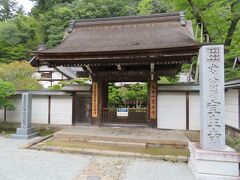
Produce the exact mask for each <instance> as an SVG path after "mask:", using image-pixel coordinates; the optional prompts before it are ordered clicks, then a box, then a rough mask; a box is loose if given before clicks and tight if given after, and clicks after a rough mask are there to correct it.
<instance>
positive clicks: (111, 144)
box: [87, 140, 146, 148]
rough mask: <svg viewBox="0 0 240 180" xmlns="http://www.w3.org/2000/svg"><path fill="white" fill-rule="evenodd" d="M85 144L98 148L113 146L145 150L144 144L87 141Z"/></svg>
mask: <svg viewBox="0 0 240 180" xmlns="http://www.w3.org/2000/svg"><path fill="white" fill-rule="evenodd" d="M87 143H88V144H94V145H100V146H115V147H124V148H146V143H135V142H119V141H118V142H116V141H103V140H89V141H87Z"/></svg>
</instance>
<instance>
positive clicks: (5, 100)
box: [0, 79, 15, 110]
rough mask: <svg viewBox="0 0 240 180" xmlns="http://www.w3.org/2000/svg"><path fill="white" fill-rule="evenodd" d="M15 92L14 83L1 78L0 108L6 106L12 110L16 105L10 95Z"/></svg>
mask: <svg viewBox="0 0 240 180" xmlns="http://www.w3.org/2000/svg"><path fill="white" fill-rule="evenodd" d="M13 94H15V88H14V86H13V84H12V83H10V82H7V81H3V80H1V79H0V109H3V108H4V107H5V108H7V109H9V110H12V109H14V105H13V102H12V100H11V99H10V96H12V95H13Z"/></svg>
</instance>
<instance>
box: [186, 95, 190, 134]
mask: <svg viewBox="0 0 240 180" xmlns="http://www.w3.org/2000/svg"><path fill="white" fill-rule="evenodd" d="M186 130H189V92H186Z"/></svg>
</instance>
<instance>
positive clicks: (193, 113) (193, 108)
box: [189, 92, 200, 130]
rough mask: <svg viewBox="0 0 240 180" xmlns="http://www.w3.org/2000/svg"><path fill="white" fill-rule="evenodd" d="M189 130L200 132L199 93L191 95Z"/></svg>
mask: <svg viewBox="0 0 240 180" xmlns="http://www.w3.org/2000/svg"><path fill="white" fill-rule="evenodd" d="M189 130H200V95H199V93H194V92H192V93H189Z"/></svg>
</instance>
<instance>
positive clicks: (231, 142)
mask: <svg viewBox="0 0 240 180" xmlns="http://www.w3.org/2000/svg"><path fill="white" fill-rule="evenodd" d="M226 144H227V145H228V146H230V147H231V148H233V149H235V150H236V151H237V152H240V139H239V137H232V136H227V137H226Z"/></svg>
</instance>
